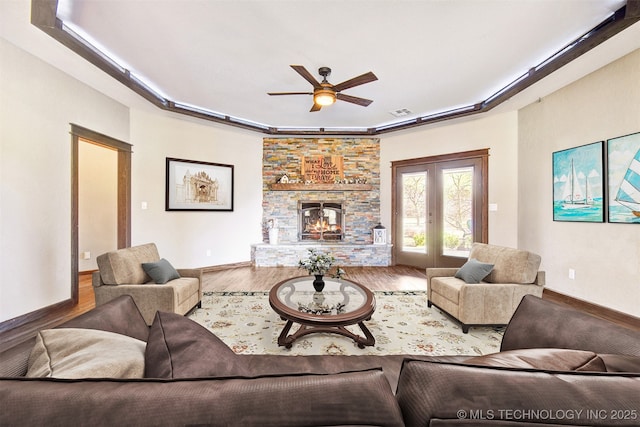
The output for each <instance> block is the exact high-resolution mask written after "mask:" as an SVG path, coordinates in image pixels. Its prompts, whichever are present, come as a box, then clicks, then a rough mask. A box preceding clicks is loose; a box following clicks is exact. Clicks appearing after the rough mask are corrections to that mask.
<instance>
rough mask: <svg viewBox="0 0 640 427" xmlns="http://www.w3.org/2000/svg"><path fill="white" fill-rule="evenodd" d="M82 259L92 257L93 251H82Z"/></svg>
mask: <svg viewBox="0 0 640 427" xmlns="http://www.w3.org/2000/svg"><path fill="white" fill-rule="evenodd" d="M82 259H91V252H89V251H87V252H82Z"/></svg>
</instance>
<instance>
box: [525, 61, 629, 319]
mask: <svg viewBox="0 0 640 427" xmlns="http://www.w3.org/2000/svg"><path fill="white" fill-rule="evenodd" d="M639 81H640V50H636V51H635V52H632V53H631V54H629V55H627V56H625V57H623V58H621V59H620V60H618V61H615V62H613V63H611V64H609V65H607V66H606V67H604V68H602V69H600V70H598V71H596V72H594V73H592V74H590V75H588V76H586V77H584V78H582V79H581V80H578V81H577V82H575V83H573V84H571V85H569V86H566V87H564V88H562V89H561V90H559V91H557V92H555V93H553V94H551V95H550V96H547V97H545V98H543V99H542V100H541V102H539V103H535V104H532V105H530V106H528V107H526V108H524V109H522V110H521V111H520V114H519V141H520V144H519V146H520V149H519V176H520V179H519V188H518V193H519V194H520V195H521V197H520V205H519V206H520V207H519V213H518V222H519V224H520V226H519V228H518V235H519V241H520V244H521V246H524V247H527V248H531V249H532V250H534V251H535V252H538V253H539V254H540V255H541V256H542V260H543V266H544V269H545V270H546V272H547V286H548V287H549V288H550V289H553V290H556V291H558V292H561V293H563V294H566V295H570V296H572V297H575V298H579V299H582V300H586V301H589V302H592V303H595V304H600V305H603V306H606V307H609V308H613V309H616V310H619V311H622V312H625V313H629V314H632V315H634V316H640V225H638V224H609V223H605V224H597V223H596V224H594V223H567V222H554V221H553V207H552V188H553V183H552V166H551V160H552V153H553V152H554V151H559V150H564V149H567V148H572V147H576V146H579V145H584V144H589V143H592V142H596V141H602V140H607V139H611V138H614V137H617V136H623V135H627V134H630V133H635V132H640V83H639ZM522 195H526V197H522ZM569 268H573V269H575V271H576V275H575V280H570V279H569V277H568V271H569Z"/></svg>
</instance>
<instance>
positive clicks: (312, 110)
mask: <svg viewBox="0 0 640 427" xmlns="http://www.w3.org/2000/svg"><path fill="white" fill-rule="evenodd" d="M321 108H322V105H319V104H316V103H315V102H314V103H313V107H311V110H309V112H310V113H313V112H315V111H320V109H321Z"/></svg>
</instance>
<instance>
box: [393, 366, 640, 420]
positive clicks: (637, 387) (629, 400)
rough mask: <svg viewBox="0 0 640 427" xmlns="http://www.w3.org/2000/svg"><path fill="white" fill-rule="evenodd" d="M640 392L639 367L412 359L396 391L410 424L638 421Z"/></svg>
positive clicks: (402, 374) (404, 367) (405, 368)
mask: <svg viewBox="0 0 640 427" xmlns="http://www.w3.org/2000/svg"><path fill="white" fill-rule="evenodd" d="M637 396H640V374H639V373H635V374H629V373H627V374H612V373H607V372H576V371H571V372H558V371H545V370H533V369H516V368H503V367H488V366H486V367H485V366H469V365H466V364H458V363H442V362H436V361H430V362H426V361H415V360H411V359H407V360H405V362H404V364H403V366H402V370H401V372H400V378H399V381H398V389H397V393H396V397H397V399H398V403H399V404H400V408H401V410H402V414H403V417H404V422H405V425H406V426H408V427H410V426H428V425H436V424H437V425H442V426H445V425H460V426H462V425H464V426H472V425H473V426H475V425H487V426H495V425H505V426H507V425H508V426H515V425H520V424H518V423H522V424H524V425H532V426H533V425H545V426H548V425H561V424H562V425H567V424H571V425H599V426H610V425H613V424H615V425H627V426H637V425H638V415H635V416H634V415H633V411H632V408H637V407H638V398H637ZM588 409H591V411H589V410H588ZM621 409H622V410H623V411H621V412H620V414H621V415H622V414H624V413H625V412H624V409H626V410H628V412H626V414H629V415H628V416H626V418H625V419H616V420H614V421H612V419H611V417H612V415H611V414H612V413H614V414H615V415H617V412H614V411H617V410H621ZM594 414H595V415H594ZM615 415H613V416H615ZM569 417H571V418H569ZM631 417H634V418H633V419H631ZM620 418H623V417H622V416H621V417H620ZM537 423H540V424H537Z"/></svg>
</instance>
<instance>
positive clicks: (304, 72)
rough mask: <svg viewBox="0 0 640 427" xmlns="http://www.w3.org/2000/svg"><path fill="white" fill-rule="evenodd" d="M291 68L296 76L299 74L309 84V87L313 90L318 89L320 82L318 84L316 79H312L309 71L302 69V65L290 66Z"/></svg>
mask: <svg viewBox="0 0 640 427" xmlns="http://www.w3.org/2000/svg"><path fill="white" fill-rule="evenodd" d="M291 68H293V69H294V70H296V72H297V73H298V74H300V75H301V76H302V78H304V79H305V80H306V81H308V82H309V83H311V85H312V86H313V87H314V88H319V87H320V82H318V81H317V80H316V78H315V77H313V75H312V74H311V73H310V72H309V71H307V69H306V68H304V67H303V66H302V65H291Z"/></svg>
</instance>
